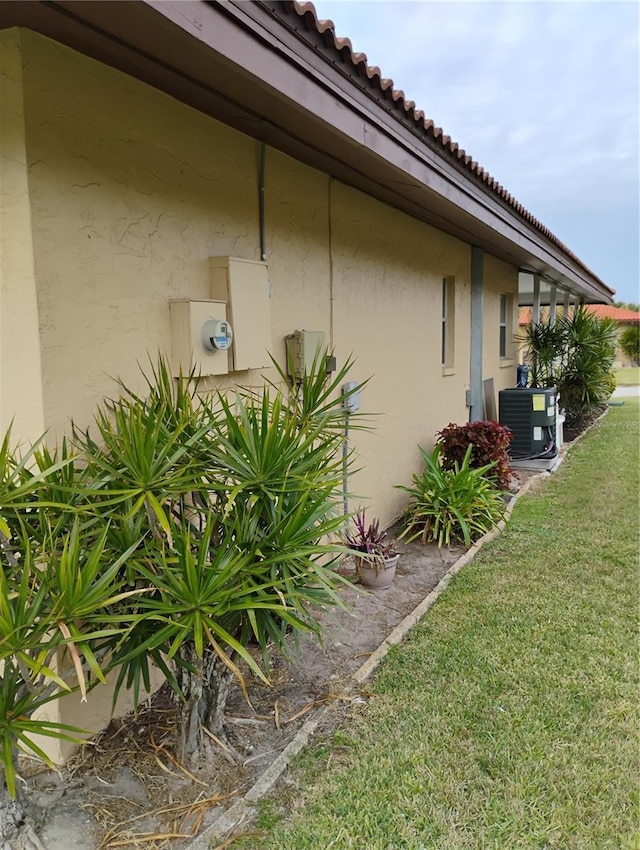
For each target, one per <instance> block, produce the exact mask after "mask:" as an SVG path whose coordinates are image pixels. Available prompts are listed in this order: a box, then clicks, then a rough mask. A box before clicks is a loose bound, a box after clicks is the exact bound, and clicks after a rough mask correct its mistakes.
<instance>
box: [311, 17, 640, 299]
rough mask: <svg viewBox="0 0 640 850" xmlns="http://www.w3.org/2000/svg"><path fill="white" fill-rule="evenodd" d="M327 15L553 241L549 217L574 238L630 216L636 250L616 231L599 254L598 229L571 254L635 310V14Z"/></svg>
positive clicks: (631, 240) (629, 239)
mask: <svg viewBox="0 0 640 850" xmlns="http://www.w3.org/2000/svg"><path fill="white" fill-rule="evenodd" d="M315 5H316V9H317V11H318V13H319V15H320V16H321V17H330V18H332V19H333V20H334V23H335V24H336V31H337V34H338V35H342V36H349V38H350V39H351V40H352V42H353V45H354V48H355V49H356V50H358V51H363V52H365V53H366V54H367V57H368V59H369V62H370V63H371V64H375V65H379V67H380V69H381V71H382V73H383V75H385V76H389V77H391V78H392V79H393V81H394V84H395V86H396V88H401V89H403V91H404V92H405V94H406V95H407V97H408V98H410V99H411V100H414V101H415V102H416V105H417V107H418V108H419V109H422V110H424V112H425V113H426V114H427V115H428V116H429V117H430V118H432V119H433V120H434V121H435V122H436V124H437V125H439V126H441V127H442V128H443V129H444V132H445V133H446V134H448V135H450V136H451V137H452V138H453V139H454V140H455V141H456V142H458V143H459V144H460V145H461V146H462V147H464V148H465V150H466V151H467V153H469V154H470V155H471V156H473V158H474V159H476V160H477V161H478V162H479V163H480V164H481V165H482V166H483V167H484V168H486V169H487V170H488V171H489V172H490V173H491V174H492V175H493V177H495V178H496V179H497V180H498V181H499V182H500V183H501V184H502V185H503V186H505V187H506V188H507V189H508V191H510V192H511V193H512V194H513V195H514V196H515V197H516V198H517V199H518V200H519V201H520V202H521V203H523V204H524V205H525V207H527V208H528V209H529V210H530V211H531V212H532V213H533V214H534V215H535V216H536V217H537V218H539V219H540V220H541V221H543V223H545V224H547V226H549V227H550V228H551V229H552V230H553V227H552V226H551V224H549V222H548V221H547V217H548V218H549V219H553V220H554V221H556V222H557V221H559V222H560V223H561V225H562V224H563V222H564V218H563V216H566V217H567V226H566V228H561V229H564V230H571V229H572V228H571V221H570V220H569V218H570V217H571V216H572V215H574V212H573V211H575V209H577V208H579V209H580V210H582V211H591V214H592V215H593V216H594V217H595V218H596V219H597V217H598V216H607V217H608V216H612V215H613V216H614V217H615V215H616V210H619V211H620V213H619V214H620V215H622V214H623V213H622V210H623V209H624V215H625V217H626V220H627V219H628V216H629V215H631V217H632V219H633V217H634V216H635V222H636V225H635V229H634V227H633V221H632V227H631V233H632V234H633V233H634V232H635V234H636V236H635V239H634V238H633V236H629V228H628V227H627V233H626V235H625V236H624V237H623V236H622V235H620V236H619V240H622V239H623V238H624V244H622V243H616V235H615V232H612V230H611V228H607V229H606V233H605V229H604V228H603V236H602V240H603V241H602V244H599V243H598V241H597V240H594V237H593V233H594V232H597V226H596V224H594V225H593V226H592V227H590V228H588V230H589V231H590V234H589V239H588V240H585V242H584V245H575V244H571V243H570V242H567V244H568V245H569V247H570V248H571V249H572V250H573V251H574V252H575V253H577V254H578V255H579V256H581V257H582V259H584V261H585V262H586V263H587V264H588V265H591V266H592V267H593V268H594V270H595V271H597V272H598V273H599V274H600V275H601V276H603V277H604V279H605V280H606V281H607V282H609V283H611V285H613V286H618V287H619V288H620V289H621V290H622V289H623V287H624V288H625V291H627V290H628V291H627V295H626V297H627V298H628V299H633V300H637V298H638V297H640V296H637V295H635V293H636V292H637V286H638V234H637V230H638V225H637V217H638V212H637V210H638V194H639V190H638V179H639V178H638V121H639V118H638V112H639V107H638V104H639V102H640V95H639V85H638V26H639V10H638V6H637V5H636V3H635V2H624V0H623V1H622V2H570V0H569V1H567V0H552V2H539V1H538V2H530V0H520V2H517V0H512V2H486V0H476V1H475V2H469V0H465V2H451V1H450V0H449V2H388V0H387V2H364V0H361V2H345V0H342V2H338V3H336V2H326V0H319V2H317V3H316V4H315ZM563 210H564V211H565V212H563ZM627 224H628V221H627ZM583 229H584V228H583ZM621 233H622V229H621ZM558 236H559V237H560V238H561V239H563V240H564V241H567V240H566V238H565V237H563V236H562V235H561V234H560V233H558ZM578 241H581V240H580V239H579V234H578ZM585 252H586V253H587V254H589V256H583V254H584V253H585ZM621 253H624V254H625V255H626V256H627V258H628V261H627V265H628V273H627V274H622V273H621V272H620V271H618V272H616V274H617V275H618V276H620V275H622V276H623V277H624V278H625V280H624V281H621V280H610V279H609V277H608V275H607V267H608V261H609V260H610V258H611V257H612V256H613V255H614V254H615V255H616V256H617V258H618V260H619V257H620V254H621Z"/></svg>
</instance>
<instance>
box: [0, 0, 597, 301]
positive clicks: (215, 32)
mask: <svg viewBox="0 0 640 850" xmlns="http://www.w3.org/2000/svg"><path fill="white" fill-rule="evenodd" d="M271 5H273V4H271ZM13 6H15V7H22V8H23V9H25V7H26V10H25V11H24V12H23V13H24V16H25V20H27V21H31V22H33V21H35V22H36V23H38V22H45V21H46V24H44V23H43V25H42V29H41V31H42V32H44V33H45V34H49V35H52V37H54V38H60V39H61V40H64V41H65V43H68V44H70V45H71V46H72V47H74V49H78V50H81V51H82V50H83V47H82V46H81V45H82V43H83V35H82V32H83V29H82V28H83V27H84V28H85V32H86V31H87V28H88V30H90V31H91V33H90V35H89V36H88V37H87V36H85V37H84V40H87V39H88V40H90V41H91V48H90V49H89V50H87V49H86V48H85V51H84V52H88V53H89V55H93V56H95V57H96V58H99V59H100V61H105V62H109V61H110V62H111V63H113V64H114V66H115V67H118V68H120V69H121V70H124V71H125V73H129V74H132V75H134V76H138V77H139V78H140V79H143V80H145V81H146V82H150V83H151V84H152V85H155V86H156V87H158V88H161V89H163V90H165V91H167V92H168V93H169V94H172V95H173V96H174V97H178V98H180V99H182V100H184V102H187V103H189V104H190V105H192V106H194V107H195V108H197V109H200V110H201V111H204V112H208V113H209V114H212V115H213V116H214V117H220V114H222V120H227V121H228V122H229V123H230V124H231V125H232V126H236V127H238V128H240V129H242V131H243V132H245V133H247V134H249V135H252V136H253V137H254V138H261V139H263V140H264V139H265V138H269V139H271V140H272V141H271V142H270V143H273V144H274V146H276V147H279V148H280V149H281V150H284V151H285V152H288V153H289V154H290V155H292V156H296V158H298V159H301V160H302V161H306V162H312V163H313V162H315V163H319V162H324V163H325V167H327V168H328V170H329V173H333V174H334V176H336V175H337V176H338V177H339V179H344V180H345V182H348V183H350V184H351V185H354V186H356V187H357V188H361V189H362V190H363V191H368V193H369V194H372V195H374V197H379V198H383V199H384V200H385V201H386V202H387V203H390V204H392V205H393V206H396V207H398V208H400V209H403V210H404V211H407V212H409V214H412V215H415V216H416V217H418V218H420V219H422V220H424V221H431V222H434V221H435V222H437V223H436V224H435V226H440V227H441V229H443V230H446V231H448V232H450V233H452V234H453V235H454V236H458V238H464V239H465V241H468V242H470V243H471V244H478V245H480V246H483V247H486V248H487V249H488V250H491V249H492V247H493V249H494V250H495V251H496V253H497V255H498V256H502V257H503V258H504V259H507V260H508V261H509V262H512V263H514V264H515V265H520V266H522V267H523V268H531V269H532V270H534V271H540V272H545V273H547V274H549V275H552V276H553V277H558V276H559V277H560V278H561V280H560V281H559V283H560V285H563V286H565V287H570V288H572V289H574V290H576V291H578V292H579V293H580V294H581V295H584V296H586V297H587V298H590V299H597V300H603V299H604V300H607V299H608V298H609V297H610V296H609V293H608V292H607V291H603V290H602V288H601V287H600V286H599V283H600V282H599V281H598V280H597V279H596V280H594V279H593V278H591V276H590V275H586V276H585V274H584V272H583V270H582V268H581V266H580V265H579V264H575V263H574V262H573V261H572V260H571V258H570V257H568V256H567V255H566V254H565V253H564V252H562V251H561V250H560V249H559V248H557V247H556V246H555V245H553V243H552V242H550V241H547V240H546V239H545V237H544V235H543V234H542V233H540V232H538V231H537V230H536V229H535V228H534V227H533V226H530V225H529V224H528V223H527V222H525V221H524V220H523V219H521V218H518V217H517V216H516V215H514V214H513V213H511V211H510V208H509V207H507V206H506V205H503V204H502V203H501V202H500V201H499V199H498V198H497V197H496V198H494V197H492V196H491V194H490V193H489V192H488V191H487V190H484V191H483V189H482V187H481V186H480V185H478V184H477V183H476V182H474V181H473V179H469V178H468V177H467V176H466V175H465V174H464V173H462V171H461V170H458V169H456V168H455V166H454V165H453V163H449V162H447V161H446V160H445V159H444V158H443V157H441V156H440V155H439V154H438V152H437V150H435V149H433V148H432V147H431V146H429V145H428V144H426V142H425V140H424V139H422V138H421V137H420V136H419V134H418V133H417V131H416V129H415V128H414V129H413V130H412V129H411V128H409V127H407V126H406V125H405V124H404V123H402V122H400V121H398V120H397V118H395V117H394V116H393V115H390V114H389V113H388V112H387V110H385V109H384V107H383V106H382V105H381V104H380V103H379V102H378V101H377V100H376V99H375V98H374V97H372V96H371V93H369V92H367V91H366V90H365V89H364V88H363V87H359V86H358V85H357V84H355V85H354V80H353V79H352V78H351V77H350V76H349V75H347V74H345V72H344V71H343V70H341V69H340V68H339V67H337V66H336V65H334V64H333V63H331V62H329V61H328V60H327V58H326V56H324V55H322V54H321V53H319V52H318V51H316V50H314V49H313V47H312V46H310V45H309V44H308V42H307V41H305V39H304V38H303V37H302V36H300V35H299V34H298V33H296V32H295V31H292V30H291V29H290V28H289V27H287V26H285V25H283V23H282V21H281V20H280V18H278V17H277V16H276V15H275V14H274V13H273V11H272V10H271V9H270V8H269V5H268V4H266V3H260V2H237V0H223V2H203V0H181V2H174V1H173V0H128V2H127V3H126V4H124V3H123V4H112V3H108V2H107V3H105V2H100V0H93V1H92V2H82V0H80V2H78V0H75V2H68V0H61V2H31V3H26V4H19V3H15V4H14V3H11V2H8V3H6V2H5V3H1V4H0V20H1V19H2V18H3V17H4V16H3V15H2V12H3V11H6V10H7V9H8V8H9V7H13ZM2 7H4V10H3V8H2ZM115 7H119V9H122V8H123V7H126V8H127V14H126V15H122V14H116V13H115V12H114V8H115ZM65 16H66V20H65ZM14 17H15V16H14ZM18 20H19V16H18ZM5 25H6V24H5ZM25 25H27V26H33V24H32V23H26V24H25ZM35 28H39V27H37V26H36V27H35ZM65 28H66V29H65ZM65 34H66V35H67V38H66V40H65V39H64V35H65ZM109 42H111V44H112V45H113V46H112V48H110V47H109ZM225 70H228V73H227V74H225V73H221V71H222V72H224V71H225ZM234 86H235V88H234ZM248 92H249V94H248ZM258 95H259V96H258ZM262 99H264V102H265V104H268V105H266V106H265V108H264V111H261V109H260V106H261V101H262ZM296 131H298V132H296ZM320 136H321V142H319V141H318V138H319V137H320Z"/></svg>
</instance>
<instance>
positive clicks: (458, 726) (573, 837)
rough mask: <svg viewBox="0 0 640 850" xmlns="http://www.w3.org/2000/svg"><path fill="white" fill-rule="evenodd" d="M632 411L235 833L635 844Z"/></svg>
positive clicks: (521, 517) (498, 545)
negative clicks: (246, 827)
mask: <svg viewBox="0 0 640 850" xmlns="http://www.w3.org/2000/svg"><path fill="white" fill-rule="evenodd" d="M638 412H639V411H638V403H637V402H636V401H635V400H634V401H631V402H627V403H626V404H625V405H624V406H623V407H619V408H613V409H611V410H610V411H609V414H608V416H607V418H606V419H604V420H603V421H602V422H601V423H600V424H599V425H598V426H597V427H596V428H595V429H593V430H592V431H591V432H590V433H589V434H588V435H587V436H586V437H585V438H584V439H583V440H582V441H580V442H579V443H578V444H577V445H576V446H574V447H573V449H572V450H571V453H570V455H569V457H568V459H567V460H566V461H565V463H564V464H563V466H562V467H561V469H560V471H559V472H558V473H557V474H556V475H554V476H552V477H551V478H550V479H549V480H547V481H546V482H545V483H544V484H543V485H542V486H541V487H540V488H539V489H538V491H537V492H536V493H535V494H534V495H528V496H525V497H523V498H522V499H521V500H520V501H519V502H518V504H517V506H516V509H515V511H514V513H513V516H512V519H511V521H510V524H509V527H508V529H507V530H506V532H505V533H504V534H502V535H501V536H499V537H498V538H497V539H496V540H495V541H493V543H492V544H489V545H488V546H486V547H484V548H483V549H482V551H481V553H480V555H479V557H477V558H476V560H475V561H474V562H473V563H472V564H470V565H468V566H467V567H466V568H465V569H464V570H463V572H462V573H461V574H460V575H459V576H458V577H457V578H456V579H455V580H454V581H453V582H452V584H451V585H450V586H449V588H448V589H447V591H446V592H445V593H444V594H443V595H442V596H441V597H440V599H439V601H438V602H437V603H436V605H435V606H434V607H433V608H432V609H431V611H430V612H429V614H428V615H427V616H426V618H425V619H424V620H423V622H422V623H421V624H420V625H419V626H418V627H417V628H416V629H414V630H413V632H412V633H411V635H410V639H409V640H408V641H407V642H406V643H405V644H403V645H402V646H400V647H396V648H395V649H394V651H393V652H392V653H391V654H390V656H388V658H387V660H386V661H385V662H384V664H383V665H382V667H381V668H380V671H379V673H378V674H377V676H376V679H375V681H374V682H373V683H372V690H373V692H374V695H373V697H372V698H371V699H370V700H369V702H368V704H367V705H366V706H365V707H364V708H361V709H360V710H359V711H357V712H356V713H354V714H352V715H350V717H349V718H348V721H347V722H346V723H345V724H343V726H342V728H341V730H340V731H339V732H338V733H336V735H335V736H334V737H333V738H332V739H331V740H324V741H316V742H315V743H314V744H313V745H312V747H311V748H310V749H309V750H307V752H306V753H305V754H304V755H303V756H302V757H301V758H300V759H299V760H298V762H297V763H296V765H295V766H294V768H293V770H292V771H291V772H290V773H289V775H288V777H287V782H286V784H284V785H283V784H282V783H281V785H280V787H279V789H278V791H277V792H276V793H275V794H274V795H273V797H272V799H271V800H268V801H265V802H264V804H263V808H262V818H261V822H260V823H259V828H260V827H261V828H262V829H263V831H262V832H261V833H260V834H259V835H256V836H254V837H253V838H248V839H244V840H242V841H240V842H238V844H237V845H235V844H234V847H235V846H237V847H238V848H243V850H249V848H250V849H251V850H258V848H259V849H260V850H276V848H278V850H329V848H331V850H427V848H430V849H431V848H433V850H458V848H469V850H490V849H491V850H498V848H504V850H529V848H530V850H534V848H536V850H543V848H558V850H607V849H608V848H610V850H624V848H632V847H633V848H638V847H640V832H638V829H639V822H638V812H639V799H638V797H639V795H638V790H639V787H638V786H639V782H640V758H639V750H638V728H639V727H638V719H639V718H638V693H639V691H638V684H639V683H638V652H637V645H636V644H637V637H638V543H639V540H638V516H639V510H638V509H639V504H638V493H639V481H638V477H639V476H638V468H639V467H638V444H639V440H638V436H639V434H638Z"/></svg>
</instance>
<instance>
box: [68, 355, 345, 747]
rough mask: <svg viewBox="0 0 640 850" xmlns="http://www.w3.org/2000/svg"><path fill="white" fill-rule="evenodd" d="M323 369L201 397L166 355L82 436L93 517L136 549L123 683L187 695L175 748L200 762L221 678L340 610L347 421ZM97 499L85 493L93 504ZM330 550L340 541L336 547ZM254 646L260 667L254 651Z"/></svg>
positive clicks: (217, 721)
mask: <svg viewBox="0 0 640 850" xmlns="http://www.w3.org/2000/svg"><path fill="white" fill-rule="evenodd" d="M321 365H322V366H323V365H324V359H323V358H322V360H321V359H318V362H317V364H316V368H315V369H314V370H312V373H311V374H309V375H306V376H305V377H304V379H303V380H302V381H301V382H300V383H299V384H298V385H297V386H296V388H295V392H288V391H287V389H286V387H285V386H284V385H283V383H280V384H278V385H277V386H267V387H265V388H264V389H263V390H262V391H260V392H250V391H241V390H235V391H233V392H231V393H229V394H223V393H221V392H215V393H211V394H209V395H198V396H197V395H196V391H195V381H194V380H192V379H180V380H177V381H174V380H173V379H172V378H171V377H170V373H169V371H168V367H167V365H166V364H165V363H164V362H163V361H159V363H158V365H157V367H156V368H155V370H154V373H153V375H152V377H151V378H150V379H149V387H148V393H147V394H146V396H144V397H142V396H139V395H137V394H135V393H134V392H132V391H130V390H127V389H126V388H123V395H122V397H121V398H120V399H119V400H118V401H116V402H111V403H109V404H108V405H106V406H105V407H104V408H103V409H102V410H101V411H100V412H99V414H98V416H97V418H96V428H97V435H96V437H95V438H93V437H91V436H89V435H88V434H84V435H80V434H76V444H77V446H78V448H79V449H80V450H81V452H82V454H83V456H84V457H85V458H86V459H87V468H88V470H89V474H90V476H92V478H93V479H94V480H96V481H100V482H102V485H103V488H102V490H101V492H100V493H99V495H98V496H97V497H96V499H95V500H94V501H93V505H94V509H96V510H98V509H99V510H100V511H104V512H105V516H108V518H109V528H110V534H109V537H108V544H109V545H110V546H111V547H112V548H113V551H119V550H121V548H122V546H124V545H126V544H128V543H129V542H130V541H131V540H132V539H134V538H138V537H139V538H140V539H141V542H140V544H139V546H138V547H137V548H136V550H135V551H134V553H133V555H132V556H131V557H130V558H129V560H128V562H127V565H126V567H125V574H126V582H127V584H126V586H127V587H128V588H131V589H141V588H151V590H150V591H148V592H145V593H144V595H141V596H139V597H136V598H135V599H132V600H131V601H127V602H126V603H124V604H125V605H126V606H128V607H129V609H130V610H131V613H132V617H133V618H134V621H135V626H134V627H133V628H132V629H131V630H130V631H129V632H127V634H126V636H125V637H124V638H123V637H120V638H118V639H116V638H114V639H113V640H112V641H111V646H110V649H111V651H112V653H113V658H114V659H115V661H117V663H118V664H119V665H120V675H119V679H118V682H119V684H121V685H122V684H126V685H130V686H132V687H133V689H134V691H135V692H136V693H137V692H138V690H139V689H140V687H141V685H142V684H144V683H146V682H147V681H148V678H149V670H148V664H149V661H150V660H153V661H155V662H156V663H157V664H158V665H160V666H161V667H162V669H163V670H164V672H165V675H166V676H167V678H168V680H169V681H170V682H171V683H172V685H173V686H174V688H175V690H176V691H177V692H178V693H180V694H181V697H182V701H181V703H180V704H181V705H182V728H181V748H180V749H181V754H182V755H183V756H185V757H187V758H193V757H194V756H195V755H196V754H197V753H198V752H199V751H200V748H201V746H202V744H203V743H204V738H203V734H202V727H203V726H204V727H206V728H207V729H208V730H209V731H211V732H213V733H214V734H215V735H218V736H220V735H224V729H223V712H224V705H225V701H226V697H227V692H228V687H229V682H230V678H231V677H232V676H233V675H235V676H236V677H237V678H238V679H239V681H240V682H241V684H242V685H243V687H244V681H243V679H242V677H241V675H240V671H239V668H238V661H239V660H240V659H242V660H243V661H244V662H245V663H246V664H247V665H248V667H249V668H250V669H251V670H252V671H253V672H254V673H255V674H256V675H258V676H260V677H262V678H265V676H266V666H267V665H268V648H269V646H270V645H273V646H274V647H275V648H276V649H279V650H282V651H286V649H287V640H286V638H287V634H288V632H290V631H294V632H295V631H298V630H301V629H302V630H313V631H318V629H319V627H318V623H317V621H316V619H315V618H314V616H313V610H314V607H315V606H317V605H326V604H336V603H338V602H339V597H338V595H337V593H336V589H337V587H338V583H339V582H341V581H343V579H342V578H341V577H340V576H338V575H337V574H336V573H335V572H334V571H333V566H334V565H335V562H336V560H337V558H338V557H339V556H340V555H341V554H342V552H343V551H344V547H343V546H342V544H341V543H340V538H339V535H338V532H339V531H340V530H341V528H342V525H343V523H344V517H343V516H342V514H341V511H340V500H341V485H342V475H343V456H342V440H343V437H342V427H343V422H344V413H343V409H342V404H341V399H340V393H339V388H340V386H341V384H342V383H343V382H344V379H345V376H346V373H347V371H348V369H349V365H350V364H348V363H347V364H346V365H345V366H344V367H343V369H341V370H340V371H339V372H338V373H337V374H335V375H334V377H333V378H332V379H328V378H327V376H326V372H325V371H324V370H323V368H321ZM89 498H91V497H89ZM333 541H335V542H333ZM252 642H254V643H256V644H257V645H258V646H259V647H260V649H261V652H262V661H263V664H262V666H261V665H259V664H258V662H257V661H256V660H255V659H254V656H253V654H252V653H251V652H250V651H249V648H248V647H249V644H250V643H252Z"/></svg>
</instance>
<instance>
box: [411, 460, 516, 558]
mask: <svg viewBox="0 0 640 850" xmlns="http://www.w3.org/2000/svg"><path fill="white" fill-rule="evenodd" d="M471 452H472V446H471V445H469V446H468V447H467V450H466V451H465V454H464V457H463V459H462V462H461V463H458V462H457V461H455V462H454V464H453V469H445V468H444V467H443V465H442V463H441V453H442V447H441V446H440V445H436V446H435V448H434V450H433V451H432V452H431V454H429V452H427V451H425V450H424V449H422V448H420V454H421V455H422V459H423V460H424V464H425V469H424V471H423V472H422V473H421V474H420V475H414V476H413V487H404V486H400V489H401V490H404V491H405V492H406V493H408V494H409V496H410V501H409V506H408V508H407V511H406V513H405V517H404V530H403V532H402V534H401V535H400V536H401V537H405V538H406V539H407V542H411V541H412V540H417V539H418V538H419V539H420V540H421V541H422V543H430V542H435V543H437V544H438V546H439V547H442V546H450V545H451V544H455V543H464V544H465V545H466V546H470V545H471V543H472V542H473V541H474V540H476V539H477V538H478V537H481V536H482V535H483V534H486V532H487V531H490V530H491V529H492V528H493V527H494V526H495V525H496V524H497V523H498V522H499V520H500V519H501V518H502V516H503V514H504V510H505V502H504V499H503V498H502V494H501V493H500V491H499V490H497V489H496V487H495V484H494V482H493V481H491V480H490V479H489V478H487V473H489V472H490V471H491V469H492V468H493V464H486V465H485V466H481V467H478V468H477V469H474V468H473V467H472V466H471Z"/></svg>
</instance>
